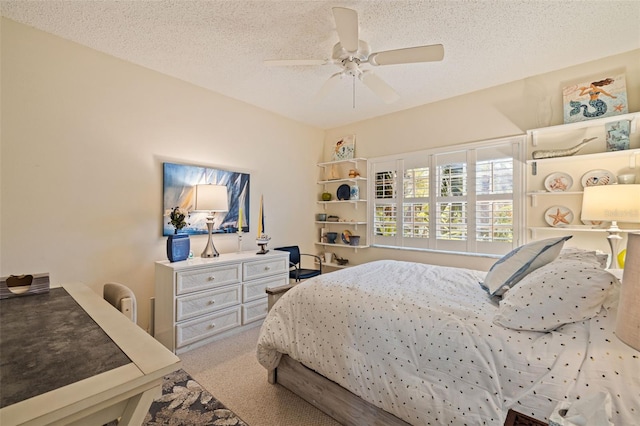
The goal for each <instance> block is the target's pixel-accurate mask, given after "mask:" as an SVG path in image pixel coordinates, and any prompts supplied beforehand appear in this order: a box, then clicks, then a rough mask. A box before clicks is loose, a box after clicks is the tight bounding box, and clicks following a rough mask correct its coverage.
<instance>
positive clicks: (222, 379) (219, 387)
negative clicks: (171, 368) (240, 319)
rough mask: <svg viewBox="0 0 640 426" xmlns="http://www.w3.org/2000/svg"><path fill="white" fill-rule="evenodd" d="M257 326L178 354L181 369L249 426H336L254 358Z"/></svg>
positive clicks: (258, 328) (258, 330)
mask: <svg viewBox="0 0 640 426" xmlns="http://www.w3.org/2000/svg"><path fill="white" fill-rule="evenodd" d="M259 332H260V327H255V328H252V329H250V330H247V331H244V332H242V333H239V334H237V335H235V336H232V337H228V338H225V339H222V340H219V341H217V342H213V343H210V344H208V345H205V346H202V347H200V348H197V349H194V350H192V351H189V352H186V353H184V354H181V355H180V359H181V360H182V364H183V368H184V369H185V370H186V371H187V372H188V373H189V374H190V375H191V376H192V377H193V378H194V379H196V381H197V382H199V383H200V384H201V385H202V386H203V387H204V388H205V389H207V390H208V391H209V392H211V393H212V394H213V396H215V397H216V398H217V399H218V400H219V401H220V402H222V403H223V404H224V405H226V406H227V408H229V409H230V410H232V411H233V412H234V413H236V414H237V415H238V416H239V417H241V418H242V420H244V421H245V422H247V423H248V424H249V425H250V426H275V425H277V426H287V425H296V426H298V425H299V426H307V425H309V426H311V425H314V426H315V425H317V426H339V423H338V422H336V421H335V420H333V419H332V418H331V417H329V416H327V415H326V414H324V413H322V412H321V411H320V410H318V409H317V408H315V407H314V406H312V405H311V404H309V403H307V402H306V401H304V400H303V399H301V398H299V397H297V396H296V395H294V394H293V393H291V392H290V391H288V390H287V389H285V388H283V387H282V386H280V385H271V384H269V383H268V382H267V370H265V369H264V367H262V366H261V365H260V364H259V363H258V360H257V359H256V342H257V341H258V334H259Z"/></svg>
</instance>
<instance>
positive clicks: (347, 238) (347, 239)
mask: <svg viewBox="0 0 640 426" xmlns="http://www.w3.org/2000/svg"><path fill="white" fill-rule="evenodd" d="M342 242H343V243H345V244H350V243H351V232H350V231H349V230H348V229H345V230H344V231H342Z"/></svg>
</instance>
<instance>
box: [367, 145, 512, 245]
mask: <svg viewBox="0 0 640 426" xmlns="http://www.w3.org/2000/svg"><path fill="white" fill-rule="evenodd" d="M523 143H524V138H523V137H517V138H509V139H503V140H498V141H490V142H483V143H475V144H468V145H458V146H456V150H455V151H452V150H448V151H445V150H428V151H420V152H413V153H410V154H402V155H397V156H391V157H384V158H377V159H371V160H370V163H371V167H372V174H373V176H374V179H373V180H372V183H371V184H372V185H373V190H372V191H371V193H372V194H375V198H374V200H373V203H372V212H371V214H372V215H373V220H372V224H373V226H372V231H371V232H372V238H371V241H372V242H373V245H384V246H392V247H413V248H426V249H434V250H443V251H456V252H472V253H490V254H501V253H506V252H507V251H509V250H511V249H512V248H514V247H516V246H517V245H518V243H519V241H518V240H519V236H520V234H521V226H522V225H521V223H522V220H521V218H520V214H521V213H520V212H522V211H523V210H522V207H521V206H520V203H521V201H520V199H521V197H520V194H521V187H522V161H521V158H522V148H523ZM516 165H518V166H516Z"/></svg>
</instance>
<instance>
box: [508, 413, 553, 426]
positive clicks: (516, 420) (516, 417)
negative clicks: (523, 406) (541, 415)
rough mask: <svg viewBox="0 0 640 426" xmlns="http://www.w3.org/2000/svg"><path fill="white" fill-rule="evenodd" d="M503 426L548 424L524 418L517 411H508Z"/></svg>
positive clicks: (545, 425)
mask: <svg viewBox="0 0 640 426" xmlns="http://www.w3.org/2000/svg"><path fill="white" fill-rule="evenodd" d="M504 426H548V423H545V422H542V421H540V420H537V419H534V418H533V417H529V416H525V415H524V414H521V413H518V412H517V411H513V410H509V412H508V413H507V420H506V421H505V422H504Z"/></svg>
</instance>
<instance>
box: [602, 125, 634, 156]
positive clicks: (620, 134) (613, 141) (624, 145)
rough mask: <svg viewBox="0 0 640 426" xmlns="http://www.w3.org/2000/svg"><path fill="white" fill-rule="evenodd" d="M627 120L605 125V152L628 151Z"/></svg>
mask: <svg viewBox="0 0 640 426" xmlns="http://www.w3.org/2000/svg"><path fill="white" fill-rule="evenodd" d="M630 129H631V123H630V122H629V120H620V121H612V122H609V123H606V124H605V131H606V140H607V151H609V152H611V151H623V150H625V149H629V145H630V143H629V133H630Z"/></svg>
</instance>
